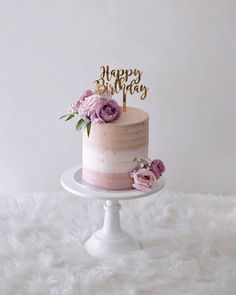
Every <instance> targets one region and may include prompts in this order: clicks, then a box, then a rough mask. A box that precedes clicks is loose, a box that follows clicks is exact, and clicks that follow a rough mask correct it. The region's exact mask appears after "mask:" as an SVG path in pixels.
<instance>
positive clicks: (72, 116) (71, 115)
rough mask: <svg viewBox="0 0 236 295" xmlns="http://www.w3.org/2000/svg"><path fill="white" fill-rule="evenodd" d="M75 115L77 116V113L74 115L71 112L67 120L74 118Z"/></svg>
mask: <svg viewBox="0 0 236 295" xmlns="http://www.w3.org/2000/svg"><path fill="white" fill-rule="evenodd" d="M74 116H75V115H73V114H69V115H68V118H67V119H66V121H69V120H70V119H72V118H74Z"/></svg>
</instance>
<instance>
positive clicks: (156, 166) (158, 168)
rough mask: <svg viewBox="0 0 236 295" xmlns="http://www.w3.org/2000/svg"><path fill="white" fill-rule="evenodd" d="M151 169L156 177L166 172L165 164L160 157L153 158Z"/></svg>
mask: <svg viewBox="0 0 236 295" xmlns="http://www.w3.org/2000/svg"><path fill="white" fill-rule="evenodd" d="M150 169H151V171H152V172H153V173H154V174H155V176H156V179H158V178H160V177H161V176H162V173H163V172H165V165H164V164H163V162H162V161H161V160H159V159H156V160H153V161H152V163H151V167H150Z"/></svg>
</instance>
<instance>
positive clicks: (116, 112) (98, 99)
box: [61, 89, 121, 136]
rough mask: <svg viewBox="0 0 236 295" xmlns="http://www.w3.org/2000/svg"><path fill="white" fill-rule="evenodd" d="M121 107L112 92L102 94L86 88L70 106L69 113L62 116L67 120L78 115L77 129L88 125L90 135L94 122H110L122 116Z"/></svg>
mask: <svg viewBox="0 0 236 295" xmlns="http://www.w3.org/2000/svg"><path fill="white" fill-rule="evenodd" d="M120 114H121V107H120V106H119V105H118V103H117V102H116V101H115V100H114V99H112V97H111V96H110V94H107V95H100V94H99V93H97V92H93V91H92V90H90V89H88V90H86V91H85V92H84V93H83V94H82V95H81V97H80V98H79V99H78V100H76V102H75V103H73V104H72V105H71V107H70V110H69V113H68V114H66V115H63V116H62V117H61V119H62V118H65V120H66V121H68V120H70V119H72V118H74V117H75V116H78V118H79V120H78V122H77V124H76V129H77V130H79V129H82V128H83V127H86V129H87V134H88V136H89V134H90V129H91V124H92V123H108V122H112V121H114V120H116V119H118V118H119V117H120Z"/></svg>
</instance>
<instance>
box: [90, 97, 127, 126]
mask: <svg viewBox="0 0 236 295" xmlns="http://www.w3.org/2000/svg"><path fill="white" fill-rule="evenodd" d="M120 114H121V107H120V106H119V105H118V103H117V102H116V101H115V100H114V99H104V98H102V99H101V101H100V104H99V105H98V106H97V109H96V113H95V114H94V115H95V116H94V119H95V120H97V122H99V123H107V122H112V121H114V120H116V119H118V118H119V117H120Z"/></svg>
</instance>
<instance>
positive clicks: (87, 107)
mask: <svg viewBox="0 0 236 295" xmlns="http://www.w3.org/2000/svg"><path fill="white" fill-rule="evenodd" d="M100 101H101V97H100V95H98V94H93V95H92V96H89V97H87V98H86V99H85V100H84V101H82V102H81V104H80V106H79V109H78V113H79V115H80V116H81V117H82V118H83V119H84V120H91V117H93V116H94V113H95V112H96V110H97V107H98V105H99V104H100Z"/></svg>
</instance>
